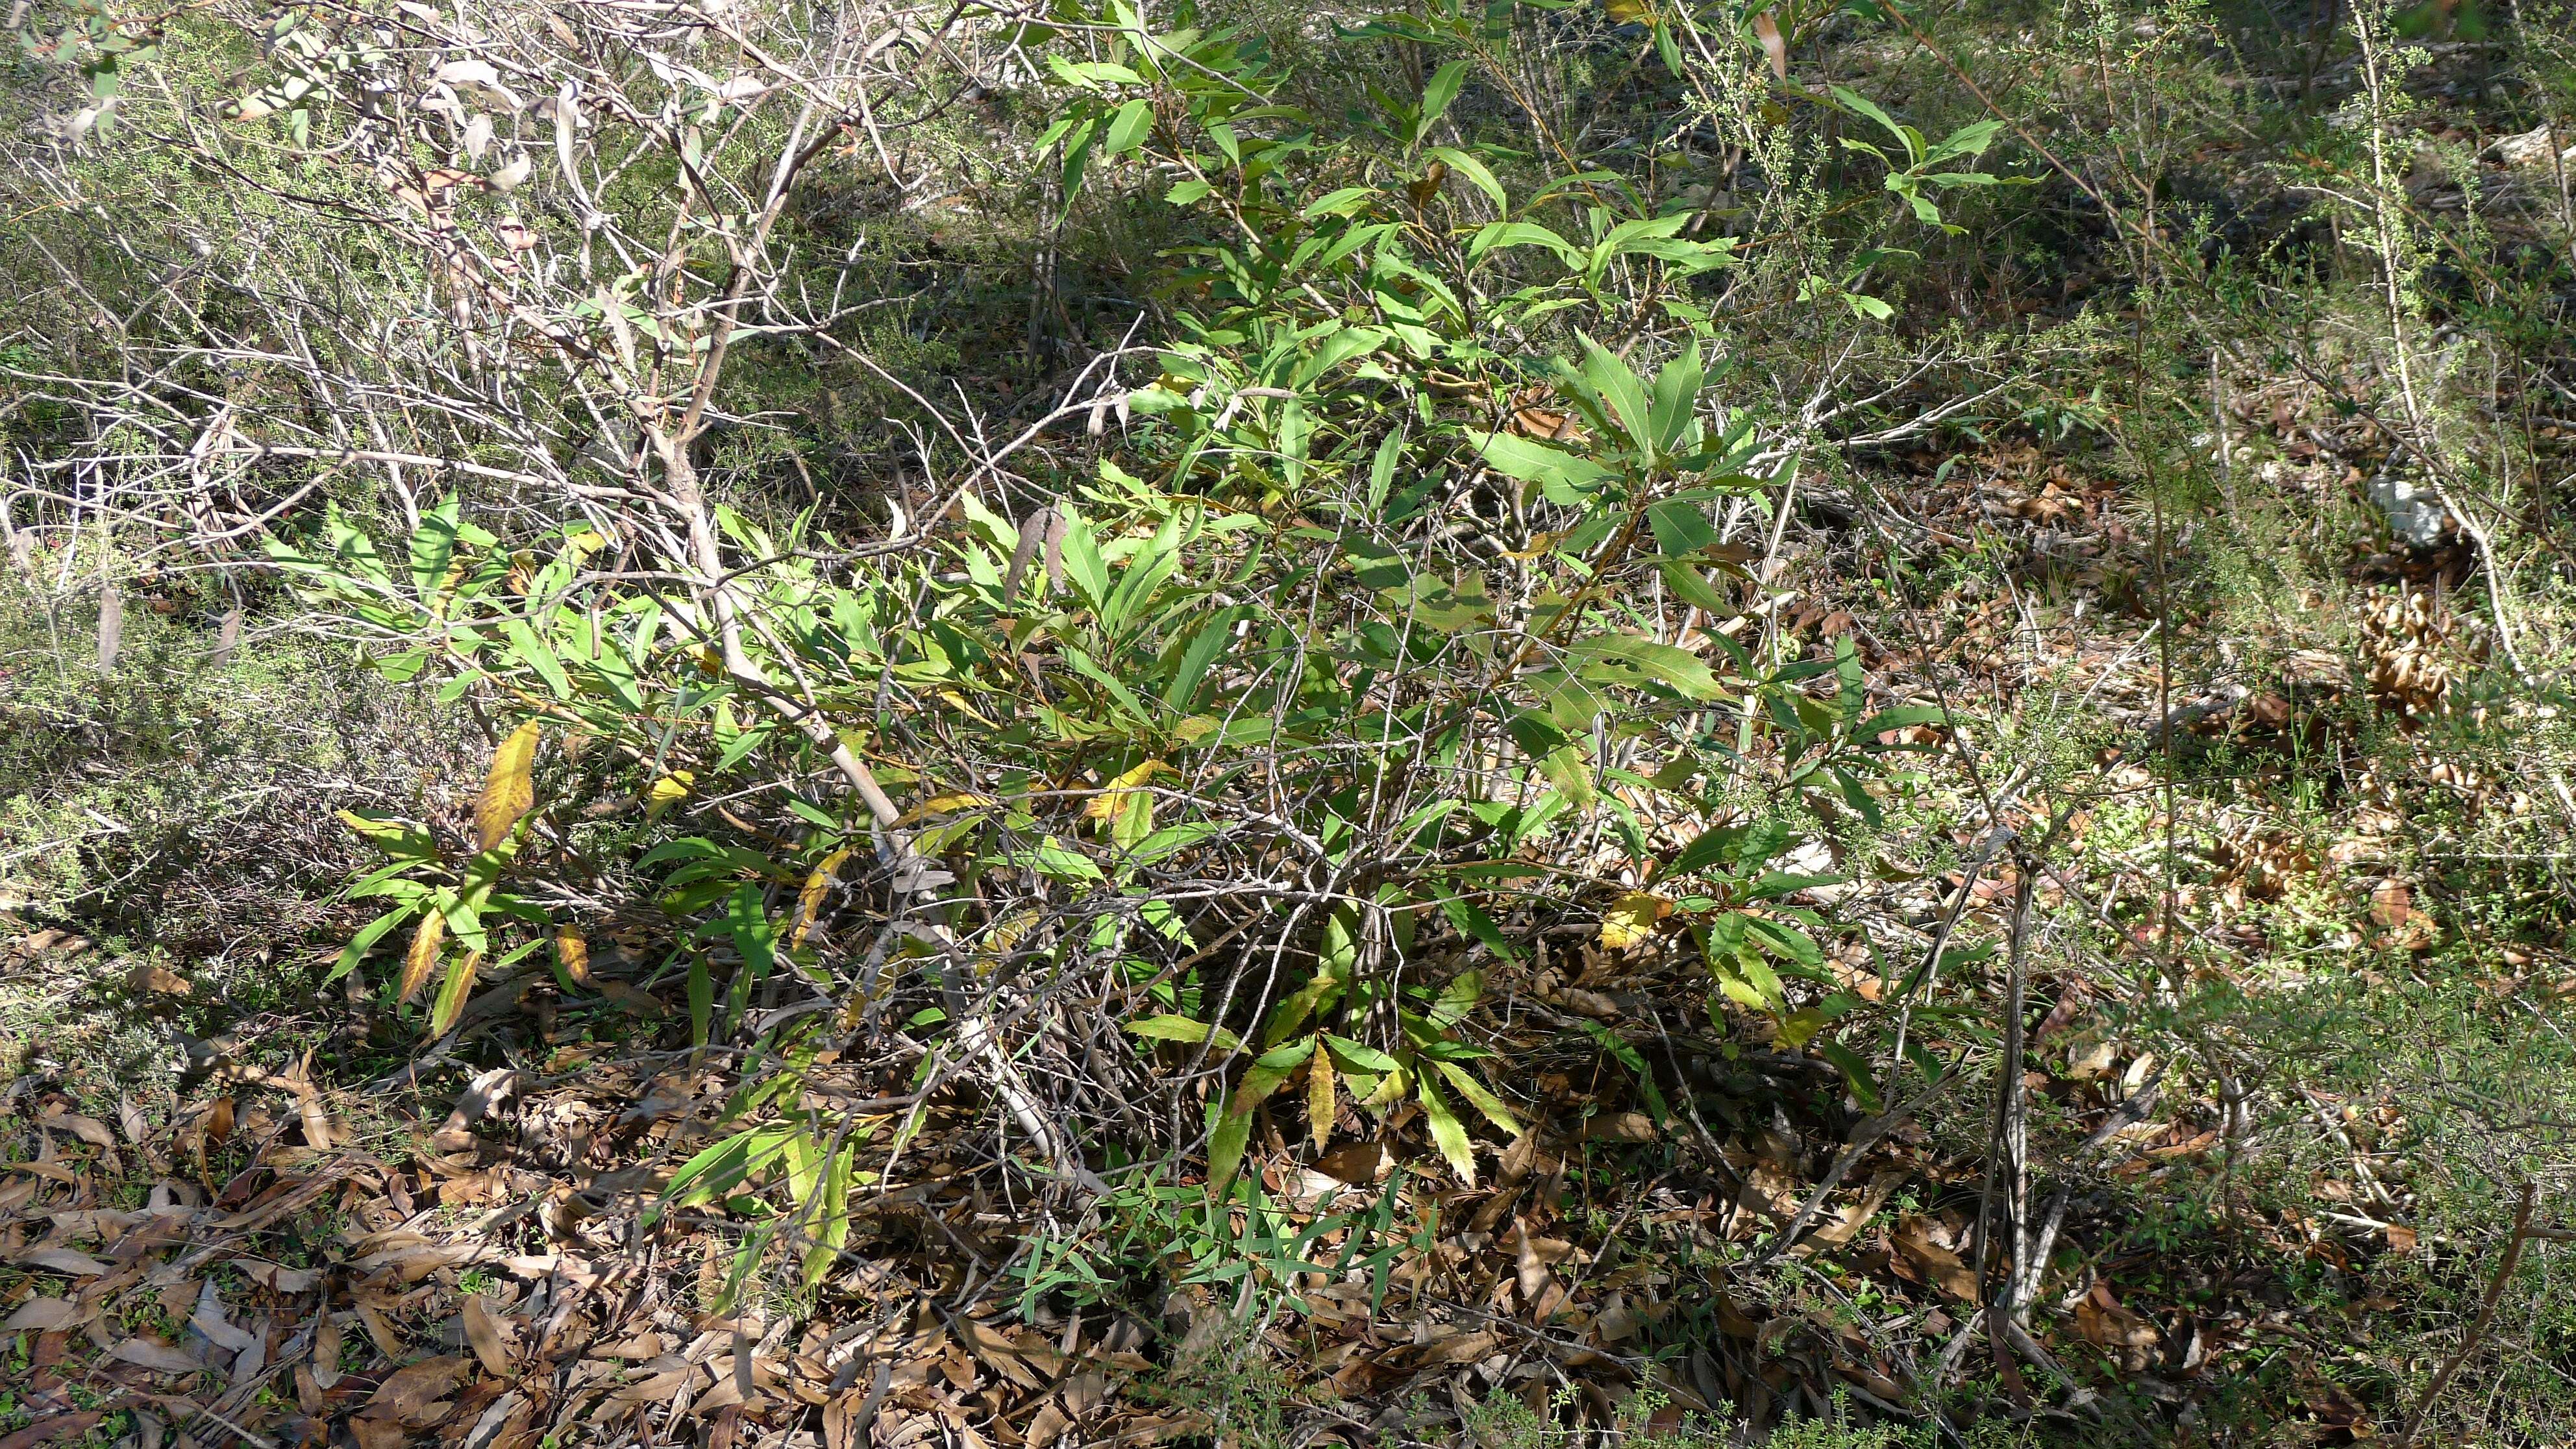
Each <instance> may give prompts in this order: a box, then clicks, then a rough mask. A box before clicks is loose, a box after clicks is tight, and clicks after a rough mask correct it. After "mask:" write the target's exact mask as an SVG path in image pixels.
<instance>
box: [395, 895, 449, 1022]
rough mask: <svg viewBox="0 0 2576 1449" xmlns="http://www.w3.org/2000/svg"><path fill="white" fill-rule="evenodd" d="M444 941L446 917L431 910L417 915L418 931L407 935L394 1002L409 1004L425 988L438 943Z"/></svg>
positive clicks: (434, 960) (434, 962)
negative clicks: (408, 943) (405, 949)
mask: <svg viewBox="0 0 2576 1449" xmlns="http://www.w3.org/2000/svg"><path fill="white" fill-rule="evenodd" d="M446 937H447V917H445V916H443V915H441V914H439V913H438V911H437V910H436V909H435V908H433V909H430V910H427V911H424V912H422V913H421V917H420V928H419V929H418V930H415V931H413V932H412V933H411V949H410V950H409V951H407V952H405V953H403V974H402V985H401V989H399V990H397V991H396V992H395V993H394V1000H396V1001H409V1000H411V999H412V998H413V997H415V996H418V995H419V994H420V989H421V988H422V987H423V986H426V985H428V984H429V973H430V969H431V968H432V967H435V966H436V965H437V964H438V945H439V942H441V941H442V940H445V939H446Z"/></svg>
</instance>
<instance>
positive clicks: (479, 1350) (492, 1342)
mask: <svg viewBox="0 0 2576 1449" xmlns="http://www.w3.org/2000/svg"><path fill="white" fill-rule="evenodd" d="M459 1317H461V1318H463V1319H464V1321H465V1341H466V1342H467V1343H468V1344H471V1345H472V1346H473V1348H474V1356H475V1357H476V1358H478V1359H480V1360H482V1362H483V1371H484V1372H485V1373H488V1374H490V1375H491V1376H492V1377H494V1378H496V1379H506V1378H508V1377H509V1376H510V1340H509V1335H508V1334H507V1333H506V1332H505V1331H504V1329H503V1327H502V1324H501V1320H500V1319H499V1318H497V1317H495V1316H494V1314H493V1312H492V1309H491V1306H490V1304H489V1303H488V1302H487V1301H486V1295H484V1294H481V1293H477V1294H475V1295H473V1296H472V1297H470V1298H467V1299H466V1300H465V1308H464V1311H463V1312H462V1313H461V1314H460V1315H459Z"/></svg>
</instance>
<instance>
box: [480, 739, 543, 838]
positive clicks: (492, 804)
mask: <svg viewBox="0 0 2576 1449" xmlns="http://www.w3.org/2000/svg"><path fill="white" fill-rule="evenodd" d="M538 730H539V726H538V724H537V722H536V721H535V720H530V721H528V722H527V723H526V724H523V725H521V726H519V727H518V728H517V729H515V730H512V731H510V734H509V737H508V738H506V739H504V740H502V741H501V743H500V744H499V745H498V746H496V747H495V748H494V749H493V751H492V769H491V772H490V773H489V774H488V775H487V776H486V777H485V778H484V781H483V794H482V795H481V796H480V797H479V798H477V799H476V800H475V802H474V839H475V848H476V849H478V850H490V849H491V848H492V847H494V846H496V845H499V844H500V843H501V842H502V841H504V840H506V839H508V838H509V835H510V828H511V827H512V826H514V825H517V824H518V823H519V817H520V816H522V815H525V814H527V813H528V807H529V806H531V805H533V804H535V803H536V800H537V793H536V786H535V784H534V782H533V781H532V780H531V779H530V774H529V772H530V770H531V768H532V767H533V766H534V765H535V764H536V760H537V734H538Z"/></svg>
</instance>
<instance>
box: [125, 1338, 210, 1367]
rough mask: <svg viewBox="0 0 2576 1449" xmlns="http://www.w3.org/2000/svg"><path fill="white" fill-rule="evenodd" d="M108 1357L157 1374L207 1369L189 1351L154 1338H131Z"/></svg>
mask: <svg viewBox="0 0 2576 1449" xmlns="http://www.w3.org/2000/svg"><path fill="white" fill-rule="evenodd" d="M108 1357H110V1358H113V1359H116V1360H118V1361H120V1362H123V1363H130V1364H138V1365H140V1366H142V1367H144V1368H147V1369H150V1370H151V1371H152V1372H154V1373H156V1374H192V1373H196V1372H197V1371H199V1370H200V1369H203V1368H204V1367H205V1365H204V1364H202V1363H199V1362H198V1361H197V1360H196V1358H195V1357H194V1356H193V1355H191V1354H190V1353H189V1352H188V1351H187V1350H185V1349H183V1348H180V1347H178V1346H177V1345H176V1344H168V1343H163V1342H161V1341H160V1340H159V1339H153V1338H129V1339H127V1340H125V1341H124V1342H123V1343H120V1344H118V1345H117V1346H116V1347H115V1348H114V1349H113V1350H111V1351H110V1352H109V1354H108Z"/></svg>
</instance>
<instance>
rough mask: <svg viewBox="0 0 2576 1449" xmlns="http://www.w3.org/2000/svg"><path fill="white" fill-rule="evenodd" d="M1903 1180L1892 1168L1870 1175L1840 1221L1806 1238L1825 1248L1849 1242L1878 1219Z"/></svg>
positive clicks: (1901, 1174) (1831, 1223)
mask: <svg viewBox="0 0 2576 1449" xmlns="http://www.w3.org/2000/svg"><path fill="white" fill-rule="evenodd" d="M1907 1176H1908V1174H1907V1173H1905V1172H1903V1171H1900V1170H1898V1169H1896V1168H1888V1169H1885V1170H1883V1171H1881V1172H1878V1173H1876V1174H1874V1175H1873V1176H1872V1177H1871V1178H1870V1180H1869V1186H1868V1187H1867V1188H1866V1189H1864V1190H1863V1191H1862V1193H1861V1195H1860V1200H1859V1201H1857V1202H1855V1203H1852V1204H1851V1205H1850V1206H1848V1207H1846V1208H1844V1209H1843V1211H1842V1216H1841V1217H1839V1218H1837V1219H1835V1220H1834V1221H1833V1222H1830V1223H1827V1224H1826V1225H1824V1226H1823V1227H1821V1228H1818V1229H1816V1230H1815V1231H1813V1232H1811V1233H1809V1234H1807V1236H1808V1237H1809V1238H1810V1239H1812V1240H1814V1241H1816V1242H1819V1243H1824V1244H1827V1245H1829V1246H1831V1245H1839V1244H1842V1243H1848V1242H1850V1241H1851V1240H1852V1238H1853V1237H1854V1236H1855V1235H1857V1234H1858V1233H1859V1232H1860V1230H1861V1229H1863V1228H1865V1227H1867V1226H1869V1220H1870V1219H1871V1218H1874V1217H1876V1216H1878V1210H1879V1209H1880V1208H1882V1207H1885V1206H1886V1205H1887V1199H1888V1198H1889V1196H1890V1195H1892V1194H1893V1193H1894V1192H1895V1191H1896V1189H1897V1188H1898V1187H1899V1186H1901V1185H1902V1184H1903V1183H1904V1181H1905V1179H1906V1177H1907Z"/></svg>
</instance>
